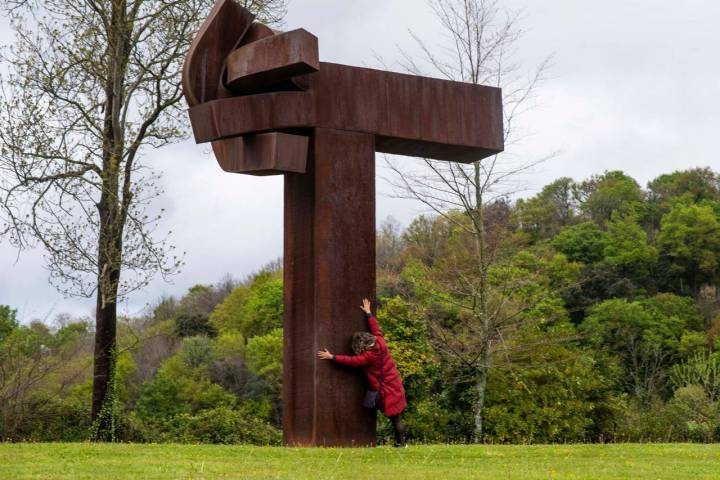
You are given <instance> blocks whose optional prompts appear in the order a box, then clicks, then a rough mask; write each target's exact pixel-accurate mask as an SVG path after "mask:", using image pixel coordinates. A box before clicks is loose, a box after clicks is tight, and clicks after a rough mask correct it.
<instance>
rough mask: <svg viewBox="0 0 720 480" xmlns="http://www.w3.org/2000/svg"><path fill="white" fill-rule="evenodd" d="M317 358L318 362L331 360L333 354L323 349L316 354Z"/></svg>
mask: <svg viewBox="0 0 720 480" xmlns="http://www.w3.org/2000/svg"><path fill="white" fill-rule="evenodd" d="M317 356H318V358H319V359H320V360H332V358H333V354H332V353H330V352H329V351H328V349H327V348H324V349H322V350H320V351H319V352H317Z"/></svg>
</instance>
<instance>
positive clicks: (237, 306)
mask: <svg viewBox="0 0 720 480" xmlns="http://www.w3.org/2000/svg"><path fill="white" fill-rule="evenodd" d="M210 323H211V324H212V325H213V326H214V327H215V328H217V329H218V330H220V331H229V330H235V331H238V332H240V333H241V334H242V335H243V336H244V337H245V338H250V337H254V336H258V335H264V334H266V333H268V332H270V331H271V330H273V329H275V328H280V327H282V323H283V286H282V276H281V275H279V274H278V273H276V272H260V273H258V274H257V275H255V277H254V278H253V279H252V282H251V283H250V285H249V286H246V285H241V286H239V287H237V288H236V289H235V290H233V291H232V293H230V295H228V297H227V298H226V299H225V300H224V301H223V302H222V303H221V304H220V305H218V306H217V307H216V308H215V310H213V312H212V314H210Z"/></svg>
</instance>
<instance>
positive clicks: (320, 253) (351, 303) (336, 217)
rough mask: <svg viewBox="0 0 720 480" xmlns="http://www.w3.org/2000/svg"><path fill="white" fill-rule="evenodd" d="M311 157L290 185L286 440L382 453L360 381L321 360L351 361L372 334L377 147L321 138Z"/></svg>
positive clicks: (344, 135)
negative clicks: (367, 303) (360, 336)
mask: <svg viewBox="0 0 720 480" xmlns="http://www.w3.org/2000/svg"><path fill="white" fill-rule="evenodd" d="M311 158H312V160H311V162H310V165H308V171H307V173H306V174H305V175H297V174H287V175H286V177H285V266H284V275H285V330H284V331H285V348H284V365H283V367H284V368H283V372H284V382H283V388H284V395H283V406H284V409H283V427H284V428H283V431H284V432H285V441H286V443H287V444H289V445H305V446H309V445H316V446H369V445H374V444H375V416H374V414H373V413H372V412H369V411H367V410H365V409H364V408H363V407H362V406H361V405H360V400H361V399H362V396H363V393H364V390H365V382H364V379H363V378H362V377H361V375H359V374H360V372H358V371H354V370H351V369H345V368H339V367H338V366H337V365H334V364H332V363H330V362H318V361H316V360H315V358H314V355H315V352H316V351H317V350H319V349H320V348H324V347H326V348H328V349H330V350H331V351H333V352H340V353H349V351H350V350H349V348H350V345H349V339H350V335H351V334H352V333H353V332H355V331H364V330H367V324H366V320H365V316H364V314H363V313H362V312H361V311H360V309H359V308H358V306H359V303H358V299H362V298H363V297H372V296H373V294H374V292H375V145H374V138H373V136H372V135H368V134H361V133H353V132H346V131H338V130H327V129H317V130H315V134H314V136H313V140H312V148H311Z"/></svg>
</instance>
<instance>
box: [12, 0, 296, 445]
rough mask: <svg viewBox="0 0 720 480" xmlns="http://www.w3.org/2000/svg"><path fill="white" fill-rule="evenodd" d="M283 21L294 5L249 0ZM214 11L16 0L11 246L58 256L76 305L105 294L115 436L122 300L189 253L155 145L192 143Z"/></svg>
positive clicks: (105, 368)
mask: <svg viewBox="0 0 720 480" xmlns="http://www.w3.org/2000/svg"><path fill="white" fill-rule="evenodd" d="M242 3H244V4H245V6H248V7H250V8H251V9H253V10H255V11H256V12H257V13H258V14H259V17H260V18H261V19H263V20H265V21H267V22H269V23H273V22H277V21H279V20H280V19H281V18H282V16H283V15H284V13H285V0H244V1H242ZM211 4H212V2H211V1H210V0H173V1H167V0H107V1H97V0H47V1H44V2H39V1H34V0H9V1H5V2H3V7H4V9H5V12H6V13H7V14H8V16H9V18H10V22H11V25H12V27H13V29H14V32H15V41H14V43H13V44H12V46H10V48H7V49H5V51H4V53H3V55H2V61H3V62H4V63H5V65H6V66H7V68H8V73H7V75H5V76H4V77H3V78H2V82H1V84H0V89H1V90H0V221H1V223H0V235H3V234H4V235H5V236H7V237H8V238H9V239H10V241H11V242H12V243H13V244H14V245H15V246H17V247H18V248H20V249H24V248H32V247H35V246H40V247H41V248H43V249H44V251H45V254H46V255H45V258H46V260H47V266H48V269H49V271H50V281H51V282H52V283H53V284H54V285H55V286H56V287H57V288H58V290H59V291H60V292H62V293H63V294H65V295H76V296H82V297H92V296H94V297H96V299H97V307H96V329H95V332H96V340H95V354H94V360H95V361H94V383H93V404H92V415H93V419H94V425H95V428H96V431H97V438H98V439H101V440H106V439H111V438H112V436H113V425H114V421H113V419H112V411H113V409H112V408H111V407H112V401H113V398H114V395H113V392H112V390H113V375H114V356H115V355H114V352H115V348H116V336H117V334H116V329H117V325H116V324H117V313H116V311H117V303H118V302H119V301H121V300H122V299H123V298H124V297H125V296H127V295H129V294H130V293H132V292H134V291H136V290H138V289H141V288H143V287H144V286H146V285H147V284H148V282H149V281H150V279H151V278H153V276H154V275H156V274H158V273H159V274H160V275H162V276H163V277H168V276H170V275H173V274H174V273H177V272H178V270H179V268H180V266H181V264H182V255H177V254H175V253H174V250H173V247H172V246H171V245H169V244H168V243H167V237H166V236H165V235H158V232H157V231H156V230H157V228H158V222H159V220H160V216H161V214H162V211H160V212H157V211H153V209H152V207H151V202H152V200H153V199H154V198H156V197H157V196H158V195H160V193H161V188H160V186H159V183H158V178H159V177H158V175H157V173H156V172H154V171H153V170H152V169H150V168H148V167H147V166H146V165H143V164H142V162H141V159H142V154H143V152H144V151H146V150H147V149H148V148H159V147H162V146H164V145H167V144H170V143H172V142H176V141H179V140H181V139H183V138H185V137H186V136H187V134H188V126H187V122H186V119H185V113H184V105H183V104H182V103H181V98H182V91H181V83H180V70H181V68H182V63H183V59H184V56H185V53H186V51H187V49H188V47H189V44H190V42H191V40H192V37H193V35H194V33H195V32H196V30H197V29H198V27H199V25H200V23H201V22H202V20H204V18H205V17H206V15H207V13H208V12H209V9H210V7H211V6H212V5H211Z"/></svg>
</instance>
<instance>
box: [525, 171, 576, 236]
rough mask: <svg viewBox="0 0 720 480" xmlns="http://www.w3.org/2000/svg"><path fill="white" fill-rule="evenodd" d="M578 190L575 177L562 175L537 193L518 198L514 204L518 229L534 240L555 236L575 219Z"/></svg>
mask: <svg viewBox="0 0 720 480" xmlns="http://www.w3.org/2000/svg"><path fill="white" fill-rule="evenodd" d="M576 190H577V186H576V185H575V182H574V181H573V179H572V178H567V177H563V178H559V179H558V180H555V181H554V182H552V183H550V184H549V185H546V186H545V187H543V189H542V191H541V192H540V193H538V194H537V195H536V196H534V197H532V198H529V199H520V200H518V201H517V203H516V204H515V221H516V223H517V226H518V228H519V229H520V230H522V231H523V232H526V233H528V234H530V236H531V237H532V238H533V239H535V240H539V239H547V238H552V237H553V236H555V235H556V234H557V233H558V232H559V231H560V230H561V229H562V228H564V227H566V226H568V225H570V224H572V223H573V222H574V221H575V219H576V217H577V215H578V203H577V199H576Z"/></svg>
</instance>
